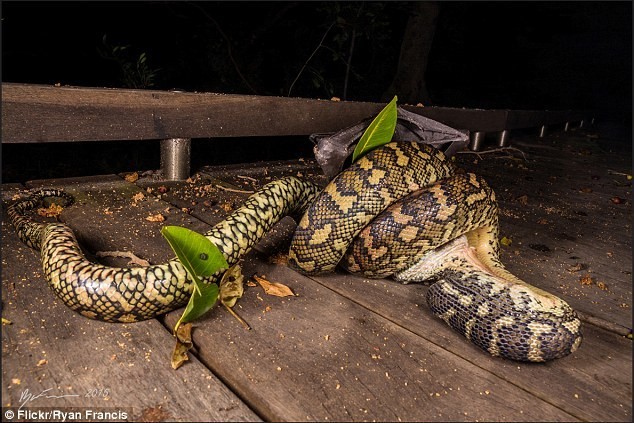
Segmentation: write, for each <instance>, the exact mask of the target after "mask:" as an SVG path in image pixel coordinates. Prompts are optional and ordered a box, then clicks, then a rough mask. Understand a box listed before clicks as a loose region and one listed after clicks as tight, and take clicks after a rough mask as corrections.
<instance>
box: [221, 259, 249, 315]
mask: <svg viewBox="0 0 634 423" xmlns="http://www.w3.org/2000/svg"><path fill="white" fill-rule="evenodd" d="M243 281H244V276H242V268H241V267H240V266H239V265H237V264H236V265H233V266H231V268H229V270H227V271H226V272H225V274H224V275H223V276H222V279H221V280H220V301H222V303H223V304H224V305H226V306H227V307H233V306H234V305H235V304H236V301H237V300H238V299H239V298H241V297H242V294H243V293H244V286H243V284H242V283H243Z"/></svg>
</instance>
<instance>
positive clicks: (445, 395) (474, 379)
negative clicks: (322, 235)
mask: <svg viewBox="0 0 634 423" xmlns="http://www.w3.org/2000/svg"><path fill="white" fill-rule="evenodd" d="M265 260H266V259H260V258H259V257H257V255H254V254H251V255H249V257H248V259H247V260H246V261H245V265H244V272H245V274H246V275H251V274H253V273H254V272H255V273H259V274H262V273H263V272H265V275H266V277H267V278H268V279H269V280H272V281H279V282H282V283H284V284H286V285H288V286H289V287H291V289H293V291H294V292H295V294H296V295H297V296H296V297H290V298H289V297H287V298H277V297H271V296H267V295H266V294H264V292H263V291H262V290H261V288H259V287H250V288H248V289H247V291H246V293H245V296H244V297H243V298H242V299H241V300H240V302H239V305H238V306H237V311H238V313H239V314H240V316H241V317H242V318H244V319H245V320H246V321H247V322H248V323H249V324H250V325H251V327H252V330H250V331H245V330H244V329H243V328H242V327H241V326H240V324H239V323H238V322H237V321H235V319H234V318H233V317H231V316H230V315H229V314H228V313H226V312H225V311H224V310H222V309H221V308H217V309H215V310H213V311H212V313H211V314H210V315H209V316H208V317H206V318H203V319H201V321H200V322H198V323H197V324H196V329H195V331H194V333H193V336H194V342H195V343H196V345H197V346H198V349H199V357H200V359H201V360H202V361H203V362H204V363H205V364H206V365H207V366H209V367H210V368H211V369H212V370H213V371H214V373H216V374H218V375H219V376H220V377H221V378H222V379H223V380H225V381H226V382H227V383H228V384H230V385H231V386H232V387H233V389H234V390H235V391H236V392H237V393H238V394H239V395H240V396H241V397H242V398H248V399H249V403H250V404H251V406H252V407H253V408H254V409H255V410H257V411H258V413H259V414H260V415H262V416H263V417H264V418H265V419H266V420H274V421H277V420H290V421H306V420H309V421H310V420H320V421H324V420H335V421H342V420H345V421H350V420H379V421H439V420H440V421H447V420H451V421H455V420H460V421H465V420H469V421H471V420H487V421H517V420H520V421H525V420H531V421H537V420H540V421H541V420H567V421H570V420H575V418H574V417H573V416H571V415H569V414H568V413H566V412H564V411H562V410H560V409H559V408H557V407H554V406H552V405H551V404H549V403H548V402H546V401H544V400H542V399H539V398H537V397H535V396H533V395H531V394H529V393H527V392H526V391H524V390H523V389H519V388H517V387H516V386H514V385H513V384H511V383H508V382H506V381H504V380H502V379H501V378H499V377H498V376H497V375H495V374H493V373H491V372H488V371H484V370H482V369H481V368H479V367H478V366H473V365H471V364H470V363H468V362H467V361H466V360H464V359H462V358H460V357H458V356H456V355H454V354H452V353H448V352H447V351H446V350H445V349H444V348H442V347H439V346H437V345H434V344H433V343H430V342H429V341H427V340H425V339H423V338H421V337H420V336H418V335H415V334H413V333H412V332H410V331H408V330H405V329H403V328H402V327H400V326H398V325H396V324H394V323H393V322H391V321H389V320H387V319H385V318H383V317H381V316H379V315H377V314H376V313H375V312H374V311H372V310H368V309H365V308H363V307H361V306H359V305H358V304H356V303H355V302H352V301H350V300H348V299H345V298H343V297H341V296H339V295H337V294H335V293H334V292H333V291H332V290H331V289H329V288H325V287H324V286H322V285H320V284H318V283H316V282H315V281H313V280H311V279H309V278H306V277H303V276H301V275H299V274H297V273H296V272H293V271H291V270H289V269H288V268H287V267H285V266H279V265H268V264H267V263H266V261H265ZM177 319H178V313H170V314H168V315H167V317H166V322H167V323H168V324H169V325H170V326H171V325H173V324H174V323H175V322H176V320H177Z"/></svg>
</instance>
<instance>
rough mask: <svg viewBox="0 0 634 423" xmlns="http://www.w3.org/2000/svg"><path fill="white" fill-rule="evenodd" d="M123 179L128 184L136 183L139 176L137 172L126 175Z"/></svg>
mask: <svg viewBox="0 0 634 423" xmlns="http://www.w3.org/2000/svg"><path fill="white" fill-rule="evenodd" d="M124 178H125V180H126V181H128V182H131V183H132V182H136V181H137V180H138V179H139V174H138V173H137V172H132V173H128V174H127V175H125V176H124Z"/></svg>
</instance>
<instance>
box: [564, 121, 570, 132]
mask: <svg viewBox="0 0 634 423" xmlns="http://www.w3.org/2000/svg"><path fill="white" fill-rule="evenodd" d="M569 129H570V122H566V124H565V125H564V132H568V130H569Z"/></svg>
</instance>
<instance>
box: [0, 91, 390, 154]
mask: <svg viewBox="0 0 634 423" xmlns="http://www.w3.org/2000/svg"><path fill="white" fill-rule="evenodd" d="M2 105H3V107H2V120H3V130H4V132H3V142H54V141H99V140H102V141H106V140H133V139H136V140H139V139H164V138H208V137H239V136H256V135H257V136H269V135H271V136H278V135H300V134H304V135H305V134H310V133H314V132H329V131H337V130H339V129H341V128H344V127H346V126H349V125H352V124H355V123H357V122H358V121H360V120H362V119H364V118H366V117H368V116H371V115H372V114H375V113H376V112H378V111H379V110H380V109H381V107H382V106H381V105H380V104H376V103H353V102H332V101H325V100H310V99H302V98H284V97H262V96H261V97H258V96H247V95H225V94H200V93H180V92H166V91H150V90H120V89H117V90H115V89H105V88H76V87H50V86H37V85H21V84H3V86H2Z"/></svg>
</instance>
